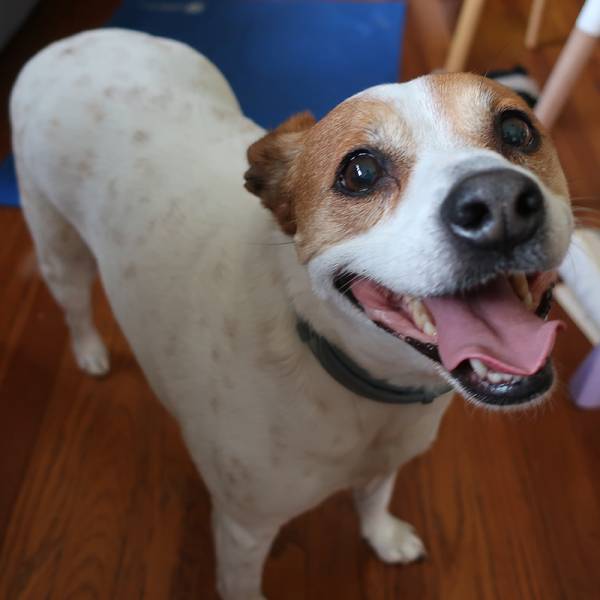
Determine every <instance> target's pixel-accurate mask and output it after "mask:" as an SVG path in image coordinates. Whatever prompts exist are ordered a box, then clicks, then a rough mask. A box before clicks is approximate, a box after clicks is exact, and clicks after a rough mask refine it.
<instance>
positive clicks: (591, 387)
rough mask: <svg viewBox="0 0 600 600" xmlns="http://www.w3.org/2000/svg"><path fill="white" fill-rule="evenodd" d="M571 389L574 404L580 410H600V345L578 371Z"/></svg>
mask: <svg viewBox="0 0 600 600" xmlns="http://www.w3.org/2000/svg"><path fill="white" fill-rule="evenodd" d="M570 388H571V395H572V397H573V402H575V404H576V405H577V406H579V408H600V345H599V346H596V347H595V348H594V349H593V350H592V351H591V352H590V354H589V356H588V357H587V358H586V359H585V360H584V361H583V363H582V364H581V366H580V367H579V368H578V369H577V371H576V372H575V375H574V376H573V378H572V379H571V385H570Z"/></svg>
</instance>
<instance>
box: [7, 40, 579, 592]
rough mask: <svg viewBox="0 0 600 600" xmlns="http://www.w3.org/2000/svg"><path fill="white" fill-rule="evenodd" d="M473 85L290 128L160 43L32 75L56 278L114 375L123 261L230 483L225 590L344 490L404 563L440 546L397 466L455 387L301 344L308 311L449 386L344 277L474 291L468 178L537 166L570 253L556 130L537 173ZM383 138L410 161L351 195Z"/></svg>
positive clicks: (17, 118)
mask: <svg viewBox="0 0 600 600" xmlns="http://www.w3.org/2000/svg"><path fill="white" fill-rule="evenodd" d="M117 57H118V58H119V60H116V59H117ZM455 77H456V79H455V81H456V83H452V81H454V80H452V78H450V77H449V78H447V79H445V80H444V81H445V82H446V83H445V84H444V85H445V89H446V91H445V92H444V94H443V95H442V97H441V96H440V94H439V93H437V94H436V92H434V91H433V87H434V84H433V83H432V82H435V81H442V80H437V79H435V78H424V79H420V80H415V81H413V82H409V83H407V84H403V85H389V86H380V87H377V88H372V89H370V90H366V91H365V92H363V93H361V94H359V95H357V96H355V97H353V98H351V99H349V100H348V101H347V102H345V103H343V104H341V105H340V106H339V107H338V108H336V109H335V110H334V111H333V112H332V113H331V114H330V115H329V116H328V117H326V118H325V119H323V120H321V121H320V122H318V123H315V122H314V120H313V119H312V117H310V116H308V115H301V116H298V117H296V118H295V119H292V120H291V121H288V122H287V123H286V124H284V125H283V126H282V127H281V128H279V129H277V130H275V132H273V133H271V134H268V135H267V134H266V132H264V131H263V130H262V129H261V128H260V127H258V126H257V125H256V124H254V123H252V122H251V121H250V120H249V119H247V118H245V117H244V116H243V115H242V114H241V111H240V109H239V105H238V103H237V100H236V99H235V97H234V96H233V94H232V92H231V90H230V88H229V86H228V84H227V82H226V81H225V80H224V79H223V77H222V76H221V74H220V73H219V72H218V71H217V70H216V68H215V67H214V66H213V65H212V64H211V63H209V62H208V61H207V60H206V59H204V58H203V57H201V56H200V55H198V54H197V53H196V52H195V51H193V50H192V49H190V48H188V47H187V46H185V45H183V44H179V43H177V42H172V41H169V40H160V39H157V38H153V37H151V36H148V35H145V34H139V33H134V32H126V31H119V30H102V31H92V32H87V33H83V34H80V35H77V36H74V37H73V38H70V39H68V40H66V41H62V42H58V43H56V44H53V45H52V46H50V47H49V48H47V49H46V50H44V51H42V52H41V53H40V54H39V55H38V56H36V57H35V58H33V59H32V60H31V61H30V62H29V63H28V65H27V66H26V67H25V68H24V70H23V71H22V73H21V74H20V76H19V79H18V81H17V83H16V86H15V89H14V91H13V94H12V97H11V120H12V125H13V132H14V138H13V144H14V150H15V157H16V165H17V171H18V178H19V186H20V191H21V196H22V201H23V207H24V211H25V216H26V218H27V221H28V224H29V226H30V229H31V232H32V235H33V238H34V242H35V245H36V252H37V256H38V261H39V264H40V267H41V270H42V272H43V274H44V277H45V279H46V281H47V283H48V285H49V287H50V289H51V291H52V293H53V294H54V296H55V297H56V299H57V301H58V302H59V304H60V305H61V306H62V307H63V309H64V311H65V316H66V318H67V323H68V326H69V329H70V332H71V338H72V341H73V346H74V352H75V356H76V359H77V361H78V363H79V365H80V366H81V368H82V369H83V370H85V371H86V372H88V373H91V374H95V375H103V374H106V373H107V371H108V368H109V362H108V355H107V353H106V348H105V347H104V345H103V343H102V340H101V339H100V337H99V335H98V332H97V331H96V329H95V327H94V325H93V322H92V318H91V309H90V287H91V283H92V281H93V279H94V276H95V273H96V268H97V269H98V270H99V271H100V273H101V275H102V281H103V284H104V287H105V290H106V293H107V296H108V298H109V300H110V303H111V306H112V308H113V311H114V314H115V316H116V318H117V320H118V322H119V324H120V326H121V328H122V329H123V331H124V333H125V335H126V337H127V339H128V341H129V343H130V345H131V347H132V349H133V352H134V353H135V355H136V357H137V359H138V361H139V363H140V365H141V366H142V368H143V370H144V373H145V374H146V376H147V378H148V380H149V382H150V384H151V386H152V387H153V389H154V391H155V393H156V394H157V396H158V397H159V398H160V399H161V401H162V402H163V403H164V404H165V406H166V407H167V408H168V409H169V410H170V411H171V413H172V414H173V416H174V417H175V418H176V419H177V421H178V422H179V424H180V426H181V431H182V434H183V437H184V439H185V441H186V444H187V446H188V449H189V452H190V455H191V457H192V458H193V460H194V462H195V464H196V465H197V466H198V469H199V471H200V472H201V474H202V477H203V479H204V481H205V482H206V485H207V487H208V489H209V490H210V492H211V496H212V499H213V529H214V533H215V544H216V556H217V570H218V587H219V591H220V594H221V596H222V598H223V600H248V599H250V598H252V599H254V598H260V597H262V596H261V593H260V582H261V572H262V565H263V562H264V560H265V558H266V556H267V554H268V550H269V547H270V544H271V542H272V540H273V538H274V537H275V535H276V534H277V531H278V529H279V527H280V526H281V525H282V524H283V523H285V522H286V521H287V520H289V519H291V518H292V517H294V516H295V515H297V514H299V513H300V512H302V511H305V510H306V509H308V508H311V507H313V506H315V505H316V504H318V503H319V502H320V501H322V500H323V499H324V498H326V497H327V496H328V495H330V494H331V493H333V492H335V491H337V490H339V489H340V488H345V487H352V488H353V490H354V495H355V501H356V506H357V508H358V511H359V515H360V522H361V532H362V534H363V536H364V537H365V538H366V539H367V540H369V542H370V543H371V545H372V546H373V548H374V549H375V551H376V552H377V553H378V555H379V556H380V557H381V558H382V559H383V560H386V561H388V562H410V561H411V560H414V559H416V558H418V557H419V556H420V555H421V554H422V553H423V545H422V542H421V541H420V540H419V538H418V537H417V536H416V535H415V534H414V532H412V531H411V529H410V528H409V526H408V525H407V524H406V523H403V522H402V521H399V520H398V519H396V518H395V517H393V516H392V515H390V514H389V512H388V511H387V508H386V506H387V503H388V501H389V498H390V495H391V491H392V489H393V482H394V473H395V470H396V469H397V468H398V467H399V466H401V465H402V464H403V463H405V462H406V461H407V460H410V459H411V458H413V457H414V456H416V455H417V454H419V453H421V452H423V451H425V450H426V449H427V448H428V446H429V445H430V444H431V442H432V441H433V439H434V438H435V435H436V432H437V429H438V426H439V423H440V420H441V418H442V415H443V413H444V411H445V409H446V407H447V405H448V403H449V401H450V396H445V397H442V398H439V399H437V400H436V401H435V402H433V403H431V404H429V405H408V406H388V405H383V404H377V403H374V402H371V401H368V400H365V399H363V398H360V397H358V396H356V395H354V394H352V393H351V392H349V391H348V390H346V389H344V388H342V387H341V386H339V385H338V384H337V383H336V382H335V381H334V380H332V379H331V377H330V376H329V375H327V373H326V372H325V371H324V370H323V369H322V368H321V367H320V365H319V364H318V363H317V362H316V360H315V359H314V357H313V356H312V354H311V353H310V352H309V351H308V349H307V347H306V346H305V345H304V344H303V343H302V342H301V341H300V340H299V338H298V336H297V333H296V330H295V324H296V315H297V314H300V315H301V316H302V317H303V318H305V319H306V320H308V321H309V322H310V323H312V324H313V326H314V327H315V328H316V329H317V330H318V331H319V332H321V333H322V334H323V335H326V336H327V337H328V338H329V339H330V340H331V341H332V342H334V343H335V344H336V345H338V346H339V347H340V348H342V349H343V350H344V351H345V352H347V353H348V354H349V355H350V356H351V357H352V358H353V359H354V360H355V361H356V362H357V363H359V364H360V365H361V366H362V367H363V368H365V369H367V370H368V371H370V372H371V373H372V374H373V376H375V377H377V378H380V379H385V380H387V381H389V382H390V383H392V384H396V385H404V386H425V387H429V386H434V385H439V382H440V375H439V373H438V371H437V368H436V367H435V366H434V365H433V364H432V363H431V362H430V361H428V360H427V359H425V358H424V357H422V356H421V355H420V354H418V353H416V352H415V351H414V350H413V349H412V348H410V347H409V346H407V345H406V344H403V343H401V342H399V341H398V340H395V339H394V338H392V336H389V335H387V334H385V333H384V332H382V331H381V330H379V329H377V328H376V327H375V326H374V325H373V324H372V323H371V322H370V321H368V320H367V319H365V318H364V315H362V314H361V313H359V311H357V310H356V309H355V308H354V307H351V306H349V303H347V302H346V301H345V300H343V299H342V297H341V296H340V295H339V294H338V293H337V292H336V291H335V290H333V288H332V285H331V281H332V274H333V273H334V272H335V270H336V269H338V268H339V267H340V266H349V267H351V268H352V269H354V270H356V271H357V272H367V273H369V274H371V275H372V276H373V277H375V278H377V279H380V280H381V281H384V282H386V284H388V285H390V286H395V287H396V288H398V290H399V291H403V292H405V293H412V294H414V295H427V294H431V293H436V292H440V291H443V290H448V289H451V286H453V285H456V281H457V277H458V275H457V272H458V271H457V269H458V266H459V265H460V257H456V256H454V255H452V254H451V253H450V252H448V251H447V248H446V247H445V246H444V239H443V236H442V235H441V233H440V229H439V224H438V221H437V220H436V215H437V211H438V208H439V205H440V203H441V201H442V200H443V197H444V194H445V193H446V192H447V191H448V189H449V188H450V186H451V185H452V184H453V182H454V181H455V180H456V178H457V177H458V176H460V175H461V174H462V173H465V172H470V170H474V169H477V168H483V167H482V166H488V165H493V166H497V165H505V166H506V165H508V166H510V167H511V168H515V169H522V170H524V171H527V172H529V171H528V170H529V169H530V170H531V171H532V172H533V175H532V176H534V177H537V180H538V181H539V183H540V185H541V186H542V187H543V189H544V193H545V194H546V197H547V200H548V206H549V211H550V213H551V215H550V217H551V218H550V222H551V223H550V229H551V232H552V235H551V236H549V239H550V240H551V242H549V243H548V245H547V248H546V251H547V255H548V261H549V262H548V264H550V263H551V262H554V263H556V262H557V261H559V260H560V259H561V256H562V255H564V251H565V250H566V244H567V243H568V235H569V227H570V220H569V219H570V213H569V211H568V206H567V200H568V199H567V197H566V187H564V186H563V185H562V184H561V180H560V178H561V176H562V172H560V168H559V167H558V166H557V165H558V162H557V159H556V158H555V152H554V149H553V148H552V146H551V143H550V142H549V140H546V139H545V140H544V144H546V146H544V148H543V150H542V153H541V154H540V156H539V157H536V158H535V159H531V162H529V163H524V164H516V163H512V162H510V161H509V160H508V159H507V158H506V157H503V156H500V155H499V154H498V153H497V152H495V151H493V150H491V149H490V148H489V147H483V146H482V143H481V141H477V139H478V136H477V132H474V131H473V130H472V129H470V130H469V132H466V130H465V129H464V128H463V127H462V126H461V124H460V119H461V116H460V115H461V112H460V106H461V104H464V106H467V107H468V106H472V104H473V103H475V105H477V106H479V109H478V110H479V111H480V114H479V117H477V119H478V121H476V122H478V123H479V124H480V125H479V126H482V125H481V123H483V121H484V120H485V107H484V106H483V107H482V104H481V102H482V98H488V99H489V98H492V99H493V98H498V97H499V96H498V94H497V91H496V89H495V88H494V86H493V85H492V84H487V83H486V82H484V81H482V80H481V79H477V78H473V77H470V76H466V77H464V76H455ZM84 84H85V85H84ZM486 85H487V86H488V88H489V89H488V91H487V92H482V89H484V88H485V86H486ZM42 92H43V95H44V102H43V103H42V102H37V99H38V98H39V97H40V95H41V94H42ZM482 94H483V95H482ZM500 96H501V95H500ZM444 97H447V106H446V107H444V106H445V105H444V102H443V100H444ZM453 98H454V100H453ZM457 99H460V102H459V101H458V100H457ZM90 103H97V106H98V108H99V109H100V110H101V111H102V114H103V115H104V117H103V119H102V123H101V124H99V123H98V122H97V114H94V111H92V110H90ZM465 110H466V109H465ZM468 110H471V109H470V108H469V109H468ZM466 116H468V115H465V117H466ZM54 120H58V121H60V122H61V123H65V126H61V127H56V126H54V127H53V126H52V123H53V122H54ZM67 120H68V124H69V126H68V127H67V126H66V123H67ZM470 127H471V128H472V125H470ZM136 132H147V137H145V136H140V135H136ZM473 133H475V136H474V137H473ZM265 136H266V137H265ZM136 137H137V139H136ZM141 138H144V139H141ZM364 145H368V146H376V147H377V148H378V149H380V150H381V151H382V152H383V153H384V154H385V155H386V156H388V157H389V163H390V164H389V170H390V181H389V182H387V184H386V186H383V187H382V188H381V190H379V192H378V194H377V195H376V196H375V197H374V198H373V200H372V201H371V202H366V201H361V200H359V201H352V200H349V199H347V198H342V197H340V196H339V195H336V194H334V193H333V192H332V189H331V188H332V185H333V183H334V178H335V173H336V169H337V165H338V163H339V161H340V160H341V159H342V158H343V156H344V155H345V154H346V153H347V152H348V151H349V150H351V149H353V148H356V147H361V146H364ZM247 152H248V156H247ZM247 158H248V159H249V164H248V162H247ZM245 172H246V179H245V181H246V186H247V190H244V187H243V186H244V173H245ZM250 192H252V193H250ZM253 194H256V195H259V196H260V198H261V200H262V205H261V202H260V201H259V200H258V199H257V198H256V197H255V196H254V195H253Z"/></svg>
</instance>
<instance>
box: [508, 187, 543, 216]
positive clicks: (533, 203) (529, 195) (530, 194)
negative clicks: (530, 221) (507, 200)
mask: <svg viewBox="0 0 600 600" xmlns="http://www.w3.org/2000/svg"><path fill="white" fill-rule="evenodd" d="M542 205H543V200H542V195H541V194H540V193H539V192H538V191H537V190H535V189H531V190H527V191H525V192H523V193H522V194H521V195H520V196H519V197H518V198H517V203H516V207H515V210H516V213H517V214H518V215H519V216H520V217H531V216H532V215H535V214H536V213H538V212H540V210H541V209H542Z"/></svg>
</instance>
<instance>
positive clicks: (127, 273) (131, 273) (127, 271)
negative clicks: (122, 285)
mask: <svg viewBox="0 0 600 600" xmlns="http://www.w3.org/2000/svg"><path fill="white" fill-rule="evenodd" d="M136 275H137V267H136V266H135V264H134V263H129V264H128V265H127V266H126V267H125V268H124V269H123V279H133V278H134V277H135V276H136Z"/></svg>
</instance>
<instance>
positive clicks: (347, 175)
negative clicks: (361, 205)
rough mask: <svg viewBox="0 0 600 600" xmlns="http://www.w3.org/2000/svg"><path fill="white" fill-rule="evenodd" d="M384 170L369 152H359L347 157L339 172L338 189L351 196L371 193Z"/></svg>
mask: <svg viewBox="0 0 600 600" xmlns="http://www.w3.org/2000/svg"><path fill="white" fill-rule="evenodd" d="M382 173H383V169H382V168H381V165H380V164H379V162H378V160H377V159H376V158H375V157H374V156H373V155H372V154H371V153H370V152H369V151H368V150H358V151H357V152H353V153H352V154H350V155H349V156H347V157H346V159H345V160H344V162H343V163H342V168H341V169H340V171H339V174H338V179H337V182H336V184H337V185H336V187H337V188H338V189H339V190H340V191H342V192H343V193H345V194H348V195H350V196H357V195H358V196H360V195H363V194H367V193H369V192H370V191H371V190H372V189H373V187H374V186H375V184H376V183H377V181H379V179H380V178H381V175H382Z"/></svg>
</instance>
